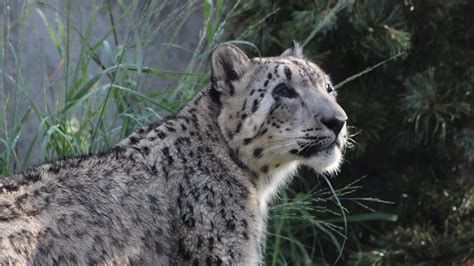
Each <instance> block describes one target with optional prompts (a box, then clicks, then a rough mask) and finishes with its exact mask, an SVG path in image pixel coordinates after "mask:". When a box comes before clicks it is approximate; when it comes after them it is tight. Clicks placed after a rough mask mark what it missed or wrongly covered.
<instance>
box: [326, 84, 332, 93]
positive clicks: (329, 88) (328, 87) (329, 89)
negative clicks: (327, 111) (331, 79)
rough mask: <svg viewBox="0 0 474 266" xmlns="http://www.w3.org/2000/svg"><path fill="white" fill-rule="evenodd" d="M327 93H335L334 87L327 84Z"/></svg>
mask: <svg viewBox="0 0 474 266" xmlns="http://www.w3.org/2000/svg"><path fill="white" fill-rule="evenodd" d="M326 91H327V92H328V93H331V92H333V91H334V87H333V86H332V85H331V84H329V83H328V84H326Z"/></svg>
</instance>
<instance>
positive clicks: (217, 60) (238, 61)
mask: <svg viewBox="0 0 474 266" xmlns="http://www.w3.org/2000/svg"><path fill="white" fill-rule="evenodd" d="M249 63H250V59H249V58H248V57H247V55H246V54H245V53H244V52H242V50H240V49H239V48H237V46H234V45H232V44H220V45H219V46H217V47H216V49H215V50H214V52H213V53H212V59H211V67H212V82H213V83H214V82H219V81H224V82H225V83H227V84H229V82H230V81H233V80H237V79H239V78H241V77H242V76H243V74H244V73H245V71H246V70H247V68H248V66H249Z"/></svg>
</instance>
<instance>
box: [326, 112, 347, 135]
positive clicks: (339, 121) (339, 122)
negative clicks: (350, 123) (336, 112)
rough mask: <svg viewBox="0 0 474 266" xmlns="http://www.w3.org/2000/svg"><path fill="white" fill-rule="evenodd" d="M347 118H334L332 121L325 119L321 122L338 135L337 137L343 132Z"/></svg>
mask: <svg viewBox="0 0 474 266" xmlns="http://www.w3.org/2000/svg"><path fill="white" fill-rule="evenodd" d="M346 120H347V118H346V117H333V118H330V119H323V120H322V121H321V122H323V124H324V125H325V126H326V127H327V128H328V129H330V130H332V131H333V132H334V134H336V137H337V136H338V135H339V133H340V132H341V129H342V127H343V126H344V124H345V123H346Z"/></svg>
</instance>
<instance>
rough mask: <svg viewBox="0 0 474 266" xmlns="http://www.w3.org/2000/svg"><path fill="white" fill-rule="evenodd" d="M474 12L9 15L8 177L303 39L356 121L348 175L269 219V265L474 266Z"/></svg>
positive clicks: (171, 107)
mask: <svg viewBox="0 0 474 266" xmlns="http://www.w3.org/2000/svg"><path fill="white" fill-rule="evenodd" d="M473 15H474V2H473V1H470V0H452V1H444V0H311V1H309V0H301V1H283V0H274V1H267V0H258V1H257V0H255V1H223V0H206V1H190V0H180V1H166V0H147V1H139V0H84V1H73V0H45V1H34V0H1V1H0V176H6V175H9V174H11V173H13V172H15V171H21V170H24V169H26V168H28V167H30V166H32V165H35V164H38V163H40V162H42V161H46V160H52V159H55V158H58V157H62V156H73V155H78V154H84V153H91V152H98V151H101V150H105V149H106V148H107V147H110V146H111V145H113V144H114V143H116V142H117V141H118V140H120V139H122V138H124V137H126V136H127V135H129V134H130V133H131V132H133V130H134V129H136V128H137V127H140V126H142V125H144V124H147V123H149V122H151V121H158V120H161V119H162V118H163V117H166V116H168V115H170V114H173V113H174V112H175V111H176V110H177V109H179V108H180V107H181V106H182V105H183V104H185V103H186V102H187V101H188V100H189V99H190V98H191V97H192V96H193V95H194V94H195V93H196V91H198V90H199V89H200V88H202V87H204V86H206V84H207V83H208V82H209V67H208V61H209V54H210V52H211V51H212V49H213V48H214V47H215V46H216V45H217V44H219V43H221V42H230V43H233V44H236V45H238V46H239V47H241V48H242V49H244V50H245V51H246V52H247V53H248V54H249V55H251V56H276V55H279V54H280V53H281V52H282V51H283V50H285V49H286V48H288V47H290V46H291V43H292V41H293V40H297V41H299V42H300V43H301V44H302V46H304V54H305V56H306V57H307V58H308V59H310V60H312V61H314V62H316V63H317V64H319V65H320V66H321V67H322V68H323V69H324V70H325V71H326V72H327V73H328V74H330V76H331V77H332V80H333V83H334V84H335V85H336V87H337V90H338V95H339V96H338V101H339V103H340V105H341V106H342V107H343V108H344V109H345V110H346V113H347V114H348V115H349V125H350V131H351V134H353V136H352V139H353V140H354V143H353V145H352V146H353V147H352V148H350V149H349V150H348V151H347V152H346V157H345V163H344V165H343V167H342V169H341V172H340V173H339V174H338V175H337V176H335V177H332V176H321V175H319V176H318V175H316V174H315V173H314V172H312V171H311V170H309V169H305V168H303V169H301V171H299V174H298V176H296V177H295V179H294V181H293V182H292V184H291V185H290V187H289V188H288V189H286V190H285V191H283V192H282V193H281V197H280V199H279V200H277V201H275V203H274V204H273V205H272V207H271V209H270V210H271V217H270V219H269V228H268V232H267V238H266V243H265V262H266V264H268V265H284V264H291V265H293V264H294V265H326V264H329V265H330V264H338V265H392V264H396V265H400V264H403V265H405V264H407V265H473V264H474V223H473V222H474V220H473V218H474V215H473V208H474V186H473V184H474V164H473V162H474V121H473V120H474V119H473V118H474V110H473V106H474V99H473V95H472V94H473V83H474V27H473V25H474V16H473Z"/></svg>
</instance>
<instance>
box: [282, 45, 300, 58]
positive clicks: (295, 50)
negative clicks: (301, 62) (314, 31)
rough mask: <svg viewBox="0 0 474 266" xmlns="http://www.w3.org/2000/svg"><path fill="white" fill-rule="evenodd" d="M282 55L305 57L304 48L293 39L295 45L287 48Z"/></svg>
mask: <svg viewBox="0 0 474 266" xmlns="http://www.w3.org/2000/svg"><path fill="white" fill-rule="evenodd" d="M280 56H281V57H286V56H293V57H298V58H303V48H301V46H300V44H299V43H298V42H297V41H293V47H291V48H288V49H286V50H285V51H284V52H283V53H282V54H281V55H280Z"/></svg>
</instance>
